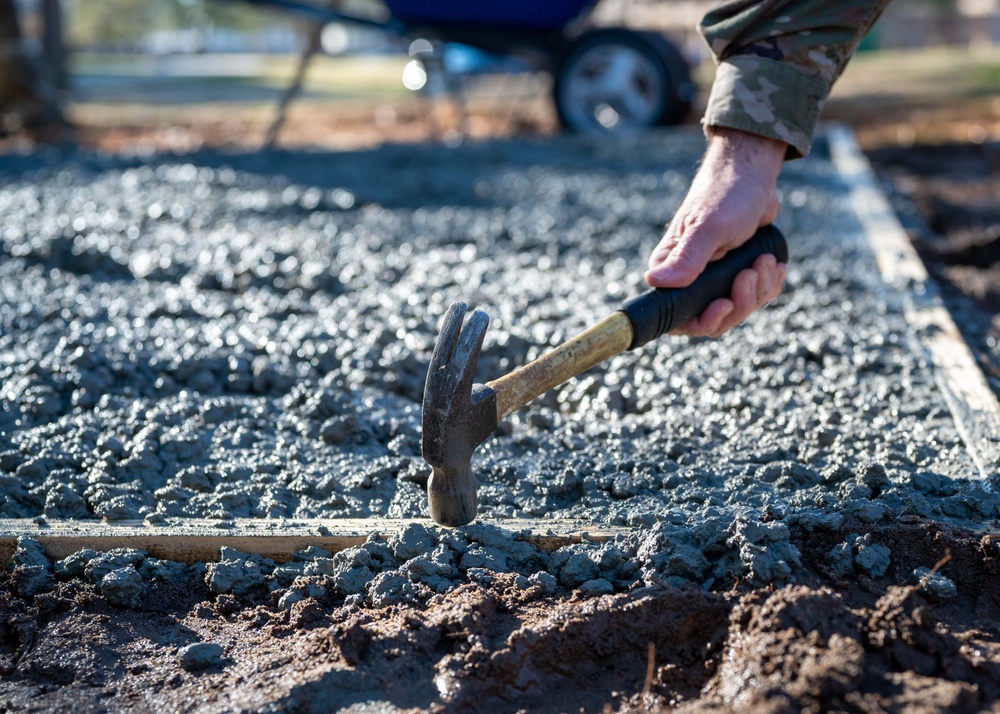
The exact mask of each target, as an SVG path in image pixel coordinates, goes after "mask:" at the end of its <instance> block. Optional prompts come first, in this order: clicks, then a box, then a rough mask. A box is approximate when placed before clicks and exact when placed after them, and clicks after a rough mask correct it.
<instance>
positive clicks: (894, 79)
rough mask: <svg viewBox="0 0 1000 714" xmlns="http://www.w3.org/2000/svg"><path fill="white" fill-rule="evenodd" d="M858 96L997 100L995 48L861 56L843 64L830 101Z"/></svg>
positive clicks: (999, 66)
mask: <svg viewBox="0 0 1000 714" xmlns="http://www.w3.org/2000/svg"><path fill="white" fill-rule="evenodd" d="M859 95H871V96H882V97H894V98H897V99H904V98H913V99H915V100H920V101H921V102H929V103H936V102H937V101H944V100H950V99H954V98H963V97H967V98H973V97H982V96H987V95H996V96H1000V48H984V49H977V50H970V49H967V48H931V49H923V50H914V51H876V52H862V53H859V54H858V55H857V56H856V57H855V58H854V59H853V60H852V61H851V64H850V65H848V67H847V70H846V71H845V72H844V76H843V77H842V78H841V79H840V81H839V82H838V83H837V85H836V87H835V88H834V92H833V98H834V99H850V98H852V97H857V96H859Z"/></svg>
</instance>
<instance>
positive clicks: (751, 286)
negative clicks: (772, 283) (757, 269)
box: [747, 273, 757, 297]
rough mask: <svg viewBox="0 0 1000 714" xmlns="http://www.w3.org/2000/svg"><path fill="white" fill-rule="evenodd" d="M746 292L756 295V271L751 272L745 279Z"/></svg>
mask: <svg viewBox="0 0 1000 714" xmlns="http://www.w3.org/2000/svg"><path fill="white" fill-rule="evenodd" d="M747 285H748V287H747V293H749V294H750V295H753V296H755V297H756V295H757V273H751V274H750V278H749V280H747Z"/></svg>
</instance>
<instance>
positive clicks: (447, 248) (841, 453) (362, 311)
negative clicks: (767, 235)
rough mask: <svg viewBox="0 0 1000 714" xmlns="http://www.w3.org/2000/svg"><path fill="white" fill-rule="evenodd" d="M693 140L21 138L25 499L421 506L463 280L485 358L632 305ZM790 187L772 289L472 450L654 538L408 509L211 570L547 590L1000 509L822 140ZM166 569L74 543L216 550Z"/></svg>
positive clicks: (884, 563)
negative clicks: (273, 147)
mask: <svg viewBox="0 0 1000 714" xmlns="http://www.w3.org/2000/svg"><path fill="white" fill-rule="evenodd" d="M700 144H701V139H700V137H699V136H698V134H697V133H696V132H691V133H684V132H683V131H681V132H673V133H667V134H664V135H662V136H656V137H652V138H650V137H645V138H642V139H641V140H639V139H631V140H630V139H625V140H621V141H616V142H614V143H607V142H597V141H590V140H585V139H560V140H554V141H546V142H545V143H541V142H539V143H533V142H522V143H488V144H480V145H466V146H463V147H460V148H457V149H443V148H442V147H394V146H388V147H385V148H383V149H379V150H375V151H369V152H360V153H338V154H326V153H321V152H315V153H308V152H302V153H283V152H264V153H261V154H246V155H237V154H221V153H213V152H199V153H195V154H189V155H183V156H170V155H164V156H159V157H154V160H152V161H151V162H146V163H143V162H140V161H139V160H132V159H126V158H108V157H101V156H92V155H87V154H80V153H70V154H59V153H51V154H44V153H39V154H37V155H32V156H27V155H26V156H21V157H10V159H9V160H6V161H5V162H4V164H3V165H2V166H0V515H2V516H3V517H7V518H34V517H37V516H45V517H48V518H84V519H88V518H89V519H106V520H108V521H118V520H133V519H143V518H149V519H153V520H154V522H155V521H156V520H157V519H169V518H175V517H198V518H214V519H218V520H219V521H220V524H224V523H225V522H227V521H228V520H229V519H233V518H241V517H259V518H284V517H328V518H337V517H379V516H389V517H402V518H406V517H418V516H426V514H427V511H426V497H425V495H424V492H423V488H424V485H425V483H426V478H427V474H428V470H429V469H428V467H426V465H425V464H424V463H423V461H422V459H421V458H420V400H421V398H422V390H423V382H424V377H425V369H426V364H427V361H428V359H429V356H430V352H431V349H432V347H433V343H434V339H435V337H436V334H437V327H438V323H439V321H440V319H441V316H442V314H443V313H444V311H445V310H446V308H447V306H448V305H449V304H450V303H451V302H452V301H454V300H459V299H461V300H465V301H467V302H468V303H470V304H471V305H473V306H477V307H482V308H484V309H485V310H487V312H488V313H489V314H490V316H491V319H492V322H491V326H490V329H489V332H488V333H487V338H486V346H485V350H484V353H483V356H482V358H481V360H480V363H479V367H478V370H477V378H478V379H479V380H481V381H487V380H489V379H493V378H496V377H498V376H501V375H502V374H505V373H506V372H508V371H510V370H511V369H513V368H514V367H516V366H518V365H520V364H523V363H524V362H526V361H527V360H529V359H532V358H534V357H536V356H538V355H540V354H541V353H542V352H543V351H544V350H546V349H548V348H550V347H552V346H555V345H557V344H559V343H560V342H562V341H563V340H565V339H566V338H568V337H570V336H572V335H573V334H575V333H576V332H578V331H580V330H582V329H585V328H586V327H588V326H589V325H590V324H593V323H594V322H596V321H597V320H598V319H600V318H601V317H603V316H604V315H606V314H607V313H608V312H610V311H612V310H614V309H617V307H618V306H619V305H620V304H621V302H622V301H623V300H624V299H626V298H628V297H630V296H632V295H634V294H636V293H637V292H639V291H640V290H642V289H643V287H642V285H641V272H642V267H643V266H644V262H645V257H646V255H647V254H648V252H649V250H650V249H651V248H652V246H653V245H654V244H655V242H656V240H657V239H658V238H659V235H660V232H661V230H662V226H663V225H664V224H665V223H666V222H667V221H668V220H669V218H670V216H671V214H672V212H673V211H674V210H675V209H676V207H677V205H678V203H679V201H680V199H681V198H682V197H683V195H684V191H685V189H686V186H687V183H688V181H689V180H690V177H691V173H692V170H693V167H694V165H695V162H696V159H697V157H698V154H699V152H700ZM780 191H781V198H782V203H783V206H782V213H781V216H780V218H779V222H778V223H779V225H780V226H781V227H782V229H783V230H784V232H785V233H786V235H787V236H788V238H789V242H790V245H791V253H792V259H791V265H790V271H789V277H788V285H787V288H786V291H785V293H784V295H783V296H782V297H781V298H779V299H778V300H777V301H776V302H775V303H774V304H773V305H772V306H771V307H769V308H768V309H766V310H764V311H763V312H761V313H759V314H757V315H755V316H754V317H753V318H752V319H751V320H750V321H749V322H748V324H746V325H744V326H742V327H740V328H739V329H737V330H735V331H733V332H731V333H729V334H727V335H726V336H724V337H723V338H721V339H718V340H701V339H684V338H669V339H663V340H660V341H659V342H658V343H656V344H652V345H649V346H648V347H647V348H646V349H644V350H641V351H638V352H635V353H628V354H625V355H621V356H618V357H615V358H612V359H611V360H609V361H608V362H607V363H605V364H603V365H600V366H598V367H596V368H594V369H593V370H591V371H590V372H588V373H587V374H584V375H582V376H581V377H580V378H579V379H576V380H573V381H571V382H569V383H568V384H566V385H564V386H562V387H560V388H557V389H554V390H552V391H551V392H549V393H548V394H545V395H543V396H542V397H540V398H539V399H537V400H536V401H535V402H534V403H532V404H531V405H530V406H528V407H527V408H526V409H524V410H521V411H520V412H518V413H516V414H514V415H513V416H512V417H511V418H510V419H509V420H507V421H506V422H505V423H503V424H501V426H500V428H499V429H498V431H497V434H496V435H495V436H494V437H492V438H491V439H489V440H488V441H487V442H486V443H484V444H483V445H482V446H481V447H480V448H479V449H478V450H477V454H476V456H475V458H474V462H473V466H474V469H475V470H476V472H477V475H478V477H479V481H480V510H481V513H482V514H483V515H485V516H489V517H493V518H513V517H520V518H523V517H534V518H539V519H545V518H563V517H574V518H581V519H584V520H586V521H589V522H592V523H595V524H602V523H603V524H615V525H625V526H631V527H633V528H635V529H636V533H635V534H634V535H633V536H631V537H629V538H626V539H619V540H618V541H616V542H614V543H610V544H604V545H597V544H584V545H577V546H569V547H567V548H563V549H560V550H559V551H556V552H555V553H552V554H549V553H545V552H544V551H539V550H537V549H535V548H533V547H532V546H530V545H529V544H527V543H524V542H521V541H517V540H513V541H512V540H511V538H510V536H509V535H508V534H505V533H504V532H503V531H500V530H499V529H495V528H490V527H488V526H483V525H472V526H470V527H467V528H463V529H457V530H454V531H448V532H442V531H439V530H436V529H427V528H423V527H422V526H410V527H408V528H406V529H405V530H403V531H401V532H399V533H397V534H394V535H393V536H392V537H391V538H389V539H388V541H385V542H382V541H370V542H369V543H366V544H365V546H364V547H362V548H354V549H350V550H349V551H345V552H343V553H338V554H335V555H331V554H329V553H320V552H317V551H313V552H307V553H302V554H301V557H300V558H298V559H297V560H296V561H294V562H292V563H288V564H283V565H281V566H278V565H276V564H275V563H273V562H269V561H266V560H265V559H261V558H258V557H256V556H250V555H247V554H241V553H237V552H235V551H231V552H224V553H222V557H221V559H220V561H219V562H218V563H209V564H207V566H202V568H203V569H202V571H201V573H199V576H203V577H204V578H205V581H206V583H207V584H208V585H209V587H210V589H211V590H212V592H214V593H217V594H225V593H243V592H248V591H250V590H252V589H254V588H270V589H272V590H287V592H286V593H285V594H283V595H281V596H280V597H282V598H283V599H282V602H283V603H284V604H283V605H282V607H286V608H291V607H292V606H293V605H294V604H295V602H297V601H299V600H297V599H296V598H300V597H305V596H304V595H301V593H300V594H299V595H292V594H291V593H293V592H297V590H296V589H295V587H293V584H294V583H296V582H300V581H301V579H303V578H305V579H306V580H310V579H311V580H316V579H323V578H325V579H326V581H327V583H328V584H327V585H326V586H325V587H328V588H329V591H330V592H332V593H335V597H336V598H343V599H345V600H346V599H347V598H354V600H352V602H356V601H358V598H361V597H363V598H364V599H365V601H366V602H368V603H369V604H372V605H374V606H385V605H388V604H392V603H394V602H404V601H414V600H419V599H421V598H426V597H429V596H430V595H431V594H433V593H437V592H442V591H443V590H446V589H447V588H448V587H451V586H452V585H454V584H455V583H458V582H462V581H466V580H472V581H483V580H484V579H486V578H489V577H492V576H490V573H491V572H499V571H512V572H517V573H519V574H521V575H522V576H523V577H524V578H525V579H526V581H525V582H527V583H528V586H529V587H536V586H537V587H540V588H542V589H543V590H544V591H545V592H551V591H552V590H554V589H555V588H556V587H565V588H577V587H579V588H582V589H584V590H586V591H587V592H591V593H603V592H606V591H607V592H610V591H611V590H609V589H608V588H609V587H610V588H612V589H616V590H621V589H626V588H628V587H632V586H633V585H635V584H636V583H642V582H646V583H652V582H668V583H671V584H684V585H687V586H694V587H707V586H710V584H711V583H712V582H715V581H718V580H720V579H727V578H734V577H746V578H749V579H750V580H752V581H754V582H761V583H766V582H772V581H775V582H783V581H787V580H789V579H792V578H794V574H795V572H796V569H798V568H800V567H802V563H801V554H800V553H799V551H798V549H797V548H796V547H795V546H794V545H793V544H792V543H791V534H792V529H802V530H804V531H805V532H807V533H813V532H820V533H822V532H833V531H838V530H839V529H840V528H841V527H842V525H843V523H844V521H845V518H850V519H852V523H857V524H858V526H856V527H858V528H860V527H863V526H864V525H865V524H871V525H874V524H878V523H882V522H885V521H886V520H889V519H893V518H896V517H899V516H902V515H911V516H919V517H924V518H938V519H945V520H948V521H952V522H955V523H959V524H972V525H975V524H981V523H982V522H984V521H988V520H990V519H995V518H996V517H997V507H998V506H1000V495H998V494H996V493H994V492H993V491H991V490H989V489H986V488H984V487H983V486H982V484H980V483H978V482H976V481H975V480H974V479H975V475H976V471H975V467H974V465H973V464H972V462H971V460H970V458H969V456H968V454H967V452H966V450H965V448H964V446H963V444H962V442H961V439H960V436H959V434H958V432H957V430H956V428H955V426H954V423H953V421H952V420H951V417H950V415H949V412H948V410H947V405H946V403H945V401H944V399H943V397H942V396H941V394H940V392H939V391H938V389H937V386H936V383H935V376H934V374H933V371H932V369H931V368H930V366H929V364H928V362H927V360H926V358H925V356H924V354H923V352H922V350H921V349H920V346H919V343H918V340H917V337H916V336H915V335H914V334H913V333H912V332H911V330H910V329H909V328H908V326H907V324H906V322H905V318H904V316H903V313H902V301H901V299H900V296H899V294H898V293H897V292H895V290H894V289H893V288H891V287H889V286H887V285H885V284H884V283H883V281H882V280H881V277H880V276H879V273H878V270H877V267H876V265H875V263H874V259H873V257H872V254H871V251H870V249H869V248H868V246H867V243H866V240H865V238H864V236H863V234H862V232H861V229H860V227H859V225H858V223H857V220H856V218H855V217H854V216H853V214H852V213H851V210H850V206H849V203H848V201H847V197H846V189H845V186H844V185H843V183H842V182H841V180H840V179H839V178H838V176H837V174H836V172H835V171H834V169H833V167H832V165H831V164H830V161H829V159H828V157H827V155H826V153H825V151H824V148H823V146H822V142H820V143H819V145H818V146H817V149H816V150H815V151H814V154H813V155H812V156H811V157H810V158H809V159H806V160H803V161H799V162H794V163H792V164H789V165H788V167H787V169H786V171H785V174H784V176H783V179H782V182H781V185H780ZM852 527H853V526H852ZM842 545H844V546H846V547H844V548H842V547H841V546H838V547H837V548H835V549H834V551H835V553H832V554H831V556H830V564H831V567H834V569H835V570H838V571H840V570H841V569H843V572H844V573H845V574H846V573H847V572H852V571H853V569H856V570H857V571H859V572H863V573H866V574H868V575H870V576H872V577H880V576H882V575H884V574H885V573H886V570H887V567H888V564H889V562H890V553H889V552H888V549H886V548H885V547H884V546H880V545H879V544H876V543H867V542H864V534H863V533H861V534H858V539H857V540H856V541H850V540H849V541H848V542H846V543H845V544H842ZM25 557H27V556H25ZM19 567H41V568H42V569H43V570H45V572H46V573H48V572H49V571H48V570H46V568H48V565H47V563H46V565H45V566H42V565H40V564H34V565H31V564H30V563H28V562H24V563H19ZM171 567H173V566H168V565H166V564H163V563H152V564H151V561H150V560H149V559H145V558H144V554H143V555H136V554H135V553H132V554H129V555H127V556H126V555H124V554H121V553H118V554H116V555H114V556H111V555H110V554H109V555H108V556H98V555H96V554H92V553H78V554H75V555H74V556H71V557H70V558H67V559H65V560H63V561H60V562H59V563H57V564H56V565H55V567H54V569H53V570H52V572H54V573H55V575H56V576H57V577H59V578H69V577H78V576H81V575H83V576H85V577H87V578H88V579H90V580H91V582H93V583H95V584H99V583H101V582H102V581H103V580H105V579H106V578H107V577H108V576H109V574H110V573H112V572H117V571H118V570H120V569H122V568H126V569H130V572H135V573H137V574H139V576H140V577H141V578H142V579H151V578H157V577H159V578H164V579H169V578H174V577H177V578H180V577H188V576H190V575H191V574H192V573H193V572H194V571H191V570H190V569H186V570H179V569H178V570H176V571H172V570H171ZM178 567H180V566H178ZM118 577H119V576H116V579H117V578H118ZM128 577H129V578H132V576H131V575H129V576H128ZM112 582H116V580H113V581H112ZM102 587H103V586H102Z"/></svg>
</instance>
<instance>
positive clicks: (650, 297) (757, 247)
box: [621, 226, 788, 350]
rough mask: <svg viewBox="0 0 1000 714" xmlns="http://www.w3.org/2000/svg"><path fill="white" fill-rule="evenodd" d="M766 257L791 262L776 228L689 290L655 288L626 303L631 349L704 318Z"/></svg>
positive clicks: (710, 267)
mask: <svg viewBox="0 0 1000 714" xmlns="http://www.w3.org/2000/svg"><path fill="white" fill-rule="evenodd" d="M767 253H770V254H771V255H773V256H774V257H775V258H777V259H778V262H779V263H787V262H788V244H787V243H785V236H783V235H781V231H779V230H778V229H777V228H775V227H774V226H764V227H763V228H759V229H758V230H757V232H756V233H754V234H753V237H752V238H750V240H748V241H747V242H746V243H744V244H743V245H741V246H740V247H739V248H736V249H734V250H731V251H729V252H728V253H726V254H725V255H724V256H722V258H720V259H719V260H717V261H715V262H714V263H709V264H708V267H706V268H705V271H704V272H703V273H702V274H701V275H699V276H698V279H697V280H695V281H694V282H693V283H691V285H689V286H687V287H686V288H655V289H654V290H650V291H648V292H645V293H643V294H642V295H639V296H637V297H634V298H632V299H631V300H629V301H628V302H626V303H625V304H624V305H623V306H622V308H621V311H622V312H624V313H625V314H626V315H627V316H628V319H629V321H630V322H631V323H632V344H631V345H629V349H630V350H634V349H635V348H637V347H642V346H643V345H644V344H646V343H647V342H651V341H652V340H655V339H656V338H657V337H659V336H660V335H662V334H664V333H666V332H670V330H672V329H674V328H675V327H680V326H681V325H683V324H684V323H685V322H687V321H688V320H690V319H691V318H693V317H696V316H697V315H699V314H701V312H702V311H703V310H704V309H705V308H706V307H708V306H709V305H710V304H711V303H712V302H713V301H715V300H718V299H719V298H724V297H729V295H730V293H731V292H732V289H733V281H734V280H736V276H737V275H738V274H739V273H740V271H742V270H746V269H747V268H752V267H753V264H754V261H756V260H757V258H759V257H760V256H762V255H766V254H767Z"/></svg>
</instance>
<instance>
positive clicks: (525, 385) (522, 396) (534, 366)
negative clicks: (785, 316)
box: [486, 226, 788, 422]
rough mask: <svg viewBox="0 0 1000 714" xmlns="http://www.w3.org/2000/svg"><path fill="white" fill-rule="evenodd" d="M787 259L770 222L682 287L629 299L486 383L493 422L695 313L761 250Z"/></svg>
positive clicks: (728, 288)
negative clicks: (493, 397)
mask: <svg viewBox="0 0 1000 714" xmlns="http://www.w3.org/2000/svg"><path fill="white" fill-rule="evenodd" d="M768 253H769V254H771V255H774V256H775V258H776V259H777V260H778V262H779V263H787V262H788V245H787V243H786V242H785V237H784V236H783V235H782V234H781V231H779V230H778V229H777V228H775V227H774V226H764V227H762V228H758V229H757V232H756V233H754V235H753V237H751V238H750V240H748V241H747V242H746V243H744V244H743V245H741V246H740V247H738V248H736V249H734V250H731V251H729V252H728V253H727V254H726V255H725V256H723V257H722V258H720V259H719V260H717V261H715V262H712V263H709V264H708V266H707V267H706V268H705V270H704V271H703V272H702V273H701V275H699V276H698V278H697V279H696V280H695V281H694V282H693V283H692V284H691V285H689V286H688V287H686V288H656V289H655V290H650V291H648V292H646V293H643V294H642V295H639V296H638V297H635V298H632V299H631V300H629V301H628V302H626V303H625V305H623V306H622V309H621V310H619V311H618V312H615V313H612V314H611V315H609V316H608V317H606V318H604V319H603V320H602V321H601V322H599V323H597V324H596V325H594V326H593V327H591V328H590V329H589V330H587V331H586V332H582V333H580V334H579V335H577V336H576V337H574V338H573V339H571V340H570V341H569V342H565V343H563V344H561V345H559V346H558V347H556V348H555V349H554V350H552V351H551V352H549V353H547V354H545V355H542V356H541V357H539V358H538V359H536V360H535V361H534V362H531V363H529V364H526V365H524V366H523V367H521V368H520V369H517V370H514V371H513V372H511V373H510V374H508V375H505V376H503V377H500V378H499V379H496V380H494V381H492V382H488V383H487V384H486V386H487V387H490V388H491V389H493V391H495V392H496V394H497V421H498V422H499V421H500V420H501V419H503V418H504V417H506V416H507V415H508V414H510V413H511V412H513V411H515V410H516V409H520V408H521V407H523V406H524V405H525V404H527V403H528V402H530V401H531V400H532V399H534V398H535V397H537V396H538V395H539V394H542V393H544V392H547V391H548V390H550V389H552V388H553V387H557V386H559V385H560V384H562V383H563V382H565V381H566V380H568V379H570V378H571V377H575V376H576V375H578V374H580V373H581V372H585V371H586V370H588V369H590V368H591V367H593V366H594V365H597V364H600V363H601V362H603V361H604V360H606V359H608V358H609V357H613V356H615V355H616V354H618V353H620V352H624V351H626V350H630V349H636V348H637V347H641V346H642V345H644V344H646V343H647V342H649V341H651V340H655V339H656V338H658V337H660V336H661V335H663V334H665V333H667V332H669V331H670V330H672V329H674V328H675V327H679V326H681V325H683V324H684V323H686V322H687V321H688V320H690V319H691V318H692V317H694V316H695V315H698V314H699V313H701V312H702V311H703V310H704V309H705V308H706V307H708V306H709V305H710V304H711V303H712V301H713V300H717V299H718V298H722V297H728V296H729V294H730V292H731V291H732V287H733V281H734V280H736V276H737V275H738V274H739V273H740V271H743V270H746V269H748V268H752V267H753V265H754V262H755V261H756V260H757V258H759V257H760V256H762V255H764V254H768Z"/></svg>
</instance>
